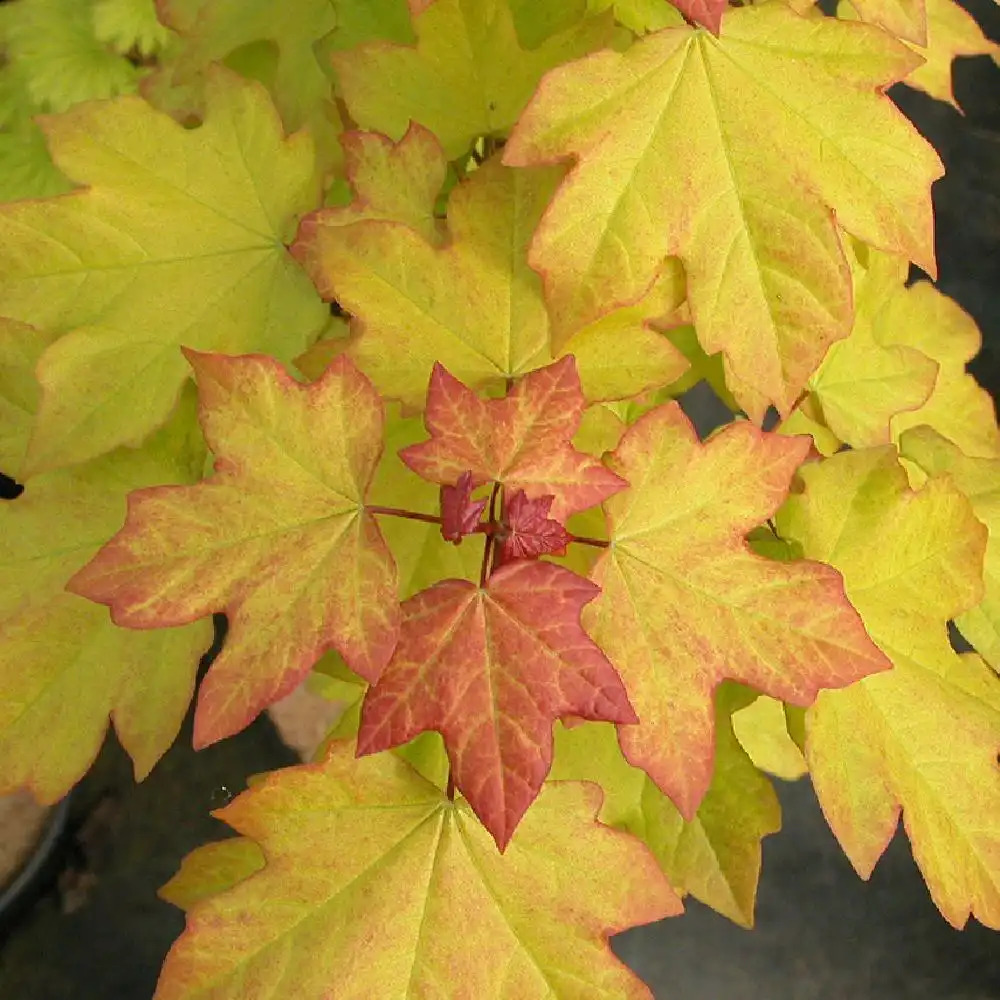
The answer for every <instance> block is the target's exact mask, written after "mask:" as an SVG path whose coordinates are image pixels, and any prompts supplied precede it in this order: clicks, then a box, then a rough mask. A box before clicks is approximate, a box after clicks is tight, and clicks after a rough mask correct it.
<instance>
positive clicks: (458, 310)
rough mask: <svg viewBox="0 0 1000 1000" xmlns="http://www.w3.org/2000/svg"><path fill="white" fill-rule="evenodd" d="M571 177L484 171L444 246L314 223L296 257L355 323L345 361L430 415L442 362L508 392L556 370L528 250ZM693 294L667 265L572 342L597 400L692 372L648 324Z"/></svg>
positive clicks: (371, 223)
mask: <svg viewBox="0 0 1000 1000" xmlns="http://www.w3.org/2000/svg"><path fill="white" fill-rule="evenodd" d="M439 2H440V0H439ZM412 134H413V133H411V135H412ZM412 141H413V139H412V137H408V138H407V139H404V140H403V142H402V143H401V144H400V146H402V145H404V144H406V143H408V142H412ZM559 173H560V172H559V171H558V170H555V169H543V170H512V169H509V168H507V167H503V166H501V164H500V162H499V160H498V159H497V158H493V159H491V160H489V161H488V162H486V163H484V164H483V165H482V166H480V167H479V168H478V169H477V170H475V171H474V172H473V173H472V175H471V176H470V177H469V178H468V179H467V180H466V181H464V182H463V183H462V184H461V185H459V186H458V187H457V188H455V189H454V190H453V191H452V193H451V195H450V198H449V203H448V231H449V234H450V237H451V239H450V240H449V241H448V242H447V243H446V245H445V246H443V247H439V246H435V245H432V244H431V243H429V242H427V240H426V239H424V238H422V237H421V236H420V235H419V234H418V233H417V232H416V231H415V230H414V229H413V228H412V227H411V226H409V225H406V224H403V223H399V222H386V221H383V220H365V221H361V222H356V221H355V218H356V216H355V212H354V209H353V208H351V207H348V208H347V209H342V208H331V209H324V210H322V211H320V212H317V213H315V214H314V215H311V216H309V217H308V218H307V219H306V220H305V221H304V222H303V224H302V227H301V229H300V232H299V237H298V240H297V241H296V243H295V246H294V247H293V253H294V255H295V256H296V257H297V258H298V259H299V260H301V261H302V263H303V265H304V266H305V268H306V270H307V271H308V272H309V273H310V274H311V275H312V278H313V280H314V282H315V283H316V286H317V287H318V288H319V289H320V291H321V293H322V294H323V295H324V296H325V297H326V298H329V299H336V300H337V301H338V302H339V303H340V304H341V306H342V307H343V308H344V309H346V310H347V311H348V312H349V313H351V315H352V316H353V317H354V319H353V321H352V331H353V332H354V334H355V335H354V338H353V339H352V340H351V342H350V343H349V344H348V345H347V346H346V351H347V353H348V354H349V355H350V357H351V358H353V360H354V361H355V362H356V363H357V365H358V367H359V368H361V370H362V371H363V372H364V373H365V374H366V375H368V376H369V377H370V378H371V379H372V381H373V382H374V383H375V384H376V386H377V387H378V388H379V390H380V391H381V392H382V393H383V394H384V395H386V396H388V397H390V398H397V399H400V400H402V401H403V402H404V403H405V404H406V405H407V406H410V407H413V408H422V407H423V405H424V399H425V397H426V395H427V387H428V382H429V379H430V374H431V370H432V369H433V366H434V364H435V363H436V362H437V363H440V364H442V365H444V367H445V368H447V369H448V371H449V372H450V373H451V374H453V375H454V376H455V377H456V378H458V379H459V380H460V381H462V382H463V383H465V384H466V385H469V386H472V387H476V388H485V389H497V388H501V387H502V386H503V384H504V381H505V380H506V379H513V378H516V377H518V376H519V375H524V374H526V373H527V372H529V371H532V370H534V369H536V368H540V367H543V366H545V365H547V364H548V363H549V362H550V361H551V360H552V348H551V345H550V333H549V323H548V316H547V313H546V310H545V303H544V301H543V299H542V292H541V280H540V279H539V277H538V275H537V274H536V273H535V272H534V271H533V270H532V269H531V268H530V267H529V266H528V260H527V247H528V243H529V241H530V240H531V236H532V233H533V232H534V230H535V227H536V225H537V223H538V219H539V217H540V216H541V214H542V212H543V211H544V209H545V206H546V205H547V204H548V201H549V198H550V197H551V194H552V190H553V188H554V186H555V184H556V182H557V180H558V177H559ZM682 298H683V280H682V276H681V273H680V271H679V269H678V268H677V266H676V263H675V264H672V265H667V266H665V269H664V275H663V278H662V280H661V281H660V282H658V283H657V284H656V285H655V286H654V287H653V288H652V289H651V290H650V292H649V293H648V295H646V296H645V297H644V298H643V299H642V301H640V302H639V303H637V304H635V305H634V306H629V307H624V308H622V309H619V310H616V311H614V312H612V313H611V314H610V315H609V316H607V317H606V318H604V319H603V320H600V321H598V323H597V324H595V328H594V329H586V330H582V331H580V332H579V334H578V337H574V338H573V340H571V341H570V342H569V343H568V344H564V346H563V347H562V350H561V352H560V355H561V356H564V355H565V354H568V353H571V352H575V351H576V350H577V349H578V350H579V355H580V357H579V359H578V361H577V371H578V372H579V375H580V379H581V382H582V383H583V386H584V389H585V391H587V394H588V398H589V399H590V400H591V401H594V400H597V399H608V398H614V397H615V395H616V394H621V395H622V396H629V395H633V394H634V393H637V392H640V391H641V390H642V389H644V388H646V387H648V386H649V385H651V384H655V383H657V382H660V383H663V382H669V381H672V380H673V379H675V378H676V377H677V376H678V375H679V374H680V372H681V371H683V370H684V368H685V367H686V362H685V361H684V359H683V357H681V355H680V354H679V352H678V351H677V350H676V349H675V348H674V347H673V345H672V344H670V342H669V341H668V339H667V338H666V337H664V336H663V335H662V334H659V333H657V332H656V331H655V330H653V329H652V328H651V326H650V325H649V324H650V323H651V322H652V321H653V320H655V319H657V318H659V317H660V316H662V315H663V314H665V313H668V312H671V311H673V310H674V309H676V307H677V304H678V303H679V301H680V300H681V299H682ZM609 344H610V345H611V346H609ZM623 361H624V362H625V363H624V364H623V363H622V362H623Z"/></svg>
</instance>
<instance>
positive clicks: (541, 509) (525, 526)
mask: <svg viewBox="0 0 1000 1000" xmlns="http://www.w3.org/2000/svg"><path fill="white" fill-rule="evenodd" d="M552 500H553V498H552V497H551V496H548V497H538V499H537V500H529V499H528V498H527V496H526V495H525V493H524V490H518V491H517V492H516V493H515V494H514V495H513V496H512V497H511V498H510V499H509V500H508V501H507V503H506V505H505V509H504V520H505V521H506V523H507V532H508V533H507V534H506V535H504V536H503V539H502V541H501V543H500V562H501V563H506V562H510V561H511V560H512V559H537V558H538V556H543V555H557V556H563V555H565V554H566V546H567V545H569V543H570V541H571V540H572V537H573V536H572V535H570V533H569V532H568V531H567V530H566V529H565V528H564V527H563V526H562V525H561V524H560V523H559V522H558V521H555V520H553V519H552V518H551V517H549V508H550V507H551V506H552Z"/></svg>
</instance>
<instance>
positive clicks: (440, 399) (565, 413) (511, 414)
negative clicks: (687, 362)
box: [400, 358, 626, 520]
mask: <svg viewBox="0 0 1000 1000" xmlns="http://www.w3.org/2000/svg"><path fill="white" fill-rule="evenodd" d="M583 406H584V400H583V393H582V392H581V391H580V380H579V378H578V377H577V374H576V368H575V366H574V363H573V359H572V358H563V359H562V360H560V361H557V362H555V363H554V364H552V365H549V366H548V367H547V368H541V369H539V370H538V371H534V372H531V373H529V374H528V375H525V376H524V378H523V379H521V380H520V381H519V382H517V383H516V384H515V385H514V387H513V388H512V389H511V390H510V392H509V393H508V394H507V395H506V396H505V397H504V398H502V399H480V398H479V396H477V395H476V394H475V393H474V392H473V391H472V390H471V389H469V388H467V387H466V386H464V385H462V383H461V382H459V381H458V379H456V378H453V377H452V376H451V375H449V374H448V372H447V371H445V370H444V368H442V367H441V366H440V365H435V367H434V372H433V374H432V375H431V384H430V388H429V390H428V392H427V408H426V410H425V412H424V422H425V423H426V425H427V430H428V431H429V432H430V435H431V436H430V440H428V441H423V442H421V443H420V444H415V445H410V446H409V447H408V448H404V449H403V450H402V451H401V452H400V457H401V458H402V459H403V461H404V462H405V463H406V464H407V465H408V466H409V467H410V468H411V469H413V471H414V472H416V473H417V474H418V475H419V476H423V478H424V479H427V480H429V481H430V482H432V483H440V484H441V485H447V484H450V483H453V482H455V481H456V480H457V479H458V477H459V476H461V475H462V474H463V473H465V472H467V471H468V472H471V474H472V482H473V485H474V486H481V485H482V484H483V483H486V482H490V481H493V482H498V483H502V484H503V485H504V486H505V487H507V488H508V489H509V490H512V491H513V490H519V489H520V490H524V492H525V493H527V494H528V496H529V497H531V498H532V499H535V498H537V497H539V496H548V495H551V496H552V497H553V501H552V514H553V516H554V517H556V518H558V519H560V520H561V519H564V518H565V517H566V516H567V515H568V514H571V513H573V512H574V511H578V510H586V508H588V507H593V506H594V505H595V504H598V503H600V502H601V501H602V500H603V499H605V498H606V497H609V496H611V495H612V494H613V493H617V492H618V491H619V490H621V489H624V488H625V486H626V483H625V482H624V480H622V479H621V478H620V477H618V476H616V475H615V474H614V473H613V472H610V471H609V470H608V469H606V468H605V467H604V466H603V465H602V464H601V463H600V461H599V460H598V459H596V458H593V457H592V456H590V455H585V454H584V453H583V452H579V451H577V450H576V449H575V448H574V447H573V446H572V445H571V444H570V439H571V438H572V437H573V435H574V434H575V433H576V429H577V427H578V426H579V424H580V418H581V417H582V415H583Z"/></svg>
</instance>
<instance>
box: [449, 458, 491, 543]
mask: <svg viewBox="0 0 1000 1000" xmlns="http://www.w3.org/2000/svg"><path fill="white" fill-rule="evenodd" d="M486 504H487V501H486V499H483V500H473V499H472V473H471V472H463V473H462V474H461V475H460V476H459V477H458V482H457V483H456V484H455V485H454V486H442V487H441V534H442V535H444V537H445V538H446V539H447V540H448V541H449V542H454V543H455V544H456V545H458V543H459V542H460V541H461V540H462V537H463V536H464V535H471V534H472V533H473V532H474V531H475V530H476V528H477V527H478V525H479V519H480V518H481V517H482V516H483V509H484V508H485V507H486Z"/></svg>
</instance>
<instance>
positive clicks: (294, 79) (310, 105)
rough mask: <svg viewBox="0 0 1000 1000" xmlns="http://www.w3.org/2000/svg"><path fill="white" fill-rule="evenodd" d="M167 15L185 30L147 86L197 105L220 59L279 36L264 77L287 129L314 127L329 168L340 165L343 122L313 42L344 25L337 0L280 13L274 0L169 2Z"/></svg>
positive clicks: (291, 3) (306, 1) (168, 99)
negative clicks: (183, 5) (187, 5)
mask: <svg viewBox="0 0 1000 1000" xmlns="http://www.w3.org/2000/svg"><path fill="white" fill-rule="evenodd" d="M161 14H162V15H165V21H166V23H167V24H168V25H169V26H170V27H172V28H174V29H175V30H177V31H178V32H179V33H180V36H181V37H180V41H179V43H178V44H176V45H174V46H172V47H171V48H170V49H169V50H168V52H167V53H166V56H165V57H164V58H161V59H160V61H159V69H158V73H157V75H156V78H155V79H153V80H150V81H148V82H147V83H146V85H145V86H144V87H143V93H144V94H145V95H146V96H147V97H148V98H150V99H152V100H153V101H154V103H157V104H160V105H161V106H164V107H171V105H172V104H174V103H176V102H178V101H179V103H180V107H181V108H183V109H184V110H188V111H190V110H194V109H197V107H198V105H199V104H200V103H201V99H202V94H203V90H204V86H205V82H206V80H207V79H209V73H210V67H211V66H212V65H213V64H215V63H221V62H223V60H225V59H226V57H228V56H230V55H231V54H232V53H234V52H238V51H239V50H240V49H244V51H246V50H245V47H246V46H249V45H250V44H251V43H255V42H264V41H266V42H271V43H273V45H274V47H275V55H274V61H273V65H272V67H270V71H269V72H267V73H261V74H259V76H260V78H261V80H262V82H266V84H267V87H268V90H269V92H270V93H271V95H272V97H273V98H274V103H275V106H276V107H277V109H278V111H279V112H280V114H281V119H282V121H283V122H284V124H285V128H286V129H287V130H288V131H290V132H292V131H295V130H297V129H300V128H302V127H303V126H308V127H309V130H310V132H311V133H312V135H313V137H314V139H315V140H316V147H317V154H318V157H317V159H318V163H319V165H320V167H321V169H323V170H329V169H331V168H333V167H336V166H339V163H340V153H341V150H340V146H339V144H338V142H337V136H338V135H339V133H340V131H341V124H340V120H339V116H338V114H337V110H336V107H335V105H334V104H333V101H332V93H331V86H330V81H329V80H328V79H327V77H326V74H325V73H324V72H323V70H322V69H321V68H320V65H319V63H318V62H317V61H316V57H315V56H314V55H313V46H314V45H315V44H316V42H318V41H319V40H320V39H321V38H323V37H324V36H325V35H327V34H328V33H329V32H330V31H331V30H332V29H333V27H334V25H335V24H336V14H335V13H334V7H333V4H332V3H331V0H288V3H287V4H286V10H285V11H284V15H283V16H282V17H275V13H274V5H273V4H272V3H271V2H270V0H243V2H241V3H239V4H232V3H230V2H228V0H198V3H197V5H196V7H195V8H194V9H193V10H183V9H182V10H180V11H178V10H177V9H176V4H171V3H162V4H161ZM240 68H241V69H242V68H243V67H242V66H241V67H240ZM253 75H255V76H256V75H257V74H253ZM178 88H180V93H179V94H178V93H177V92H176V91H177V89H178ZM172 91H173V92H172Z"/></svg>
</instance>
